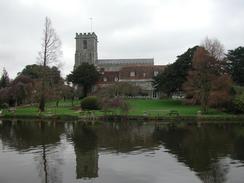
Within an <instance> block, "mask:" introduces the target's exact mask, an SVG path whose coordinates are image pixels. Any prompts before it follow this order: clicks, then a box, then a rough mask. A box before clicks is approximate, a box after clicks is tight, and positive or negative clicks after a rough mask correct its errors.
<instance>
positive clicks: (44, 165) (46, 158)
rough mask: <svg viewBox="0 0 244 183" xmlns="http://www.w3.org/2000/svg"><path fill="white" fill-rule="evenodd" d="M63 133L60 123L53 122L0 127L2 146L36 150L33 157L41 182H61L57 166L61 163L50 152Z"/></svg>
mask: <svg viewBox="0 0 244 183" xmlns="http://www.w3.org/2000/svg"><path fill="white" fill-rule="evenodd" d="M62 132H63V125H62V123H55V122H33V121H31V122H23V121H17V122H11V121H8V122H4V123H3V124H2V125H1V127H0V137H1V138H2V141H3V144H6V145H7V146H9V147H11V148H14V149H16V150H17V151H20V152H22V151H28V150H32V149H33V148H38V150H39V153H38V154H39V155H38V156H36V157H35V160H36V161H37V162H38V169H39V171H40V176H41V177H42V178H43V182H45V183H46V182H61V181H62V179H61V172H60V170H59V166H60V164H61V163H62V161H61V160H60V159H59V158H58V156H57V153H56V152H55V153H56V154H55V155H54V154H53V153H52V151H54V149H55V148H56V146H57V143H58V142H59V141H60V134H61V133H62Z"/></svg>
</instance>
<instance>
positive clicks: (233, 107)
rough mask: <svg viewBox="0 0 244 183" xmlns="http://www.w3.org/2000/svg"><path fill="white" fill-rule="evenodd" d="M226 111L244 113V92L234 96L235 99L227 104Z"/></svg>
mask: <svg viewBox="0 0 244 183" xmlns="http://www.w3.org/2000/svg"><path fill="white" fill-rule="evenodd" d="M225 109H226V112H230V113H234V114H243V113H244V93H243V94H239V95H236V96H234V97H233V99H232V100H231V101H230V102H228V103H227V104H226V106H225Z"/></svg>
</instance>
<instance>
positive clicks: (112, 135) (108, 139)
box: [97, 122, 159, 153]
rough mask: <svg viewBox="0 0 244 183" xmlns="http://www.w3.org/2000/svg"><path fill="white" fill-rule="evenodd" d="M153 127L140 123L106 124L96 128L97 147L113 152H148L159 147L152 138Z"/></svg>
mask: <svg viewBox="0 0 244 183" xmlns="http://www.w3.org/2000/svg"><path fill="white" fill-rule="evenodd" d="M153 131H154V126H153V125H143V124H142V123H141V124H139V123H135V122H134V123H133V122H131V123H129V122H122V123H107V124H105V125H103V126H100V127H98V128H97V134H98V137H99V138H98V140H99V146H100V147H102V148H106V149H109V150H112V151H115V152H121V153H128V152H131V151H135V150H141V151H142V150H149V149H152V148H154V147H157V146H158V145H159V143H158V142H155V140H154V139H153V138H152V133H153Z"/></svg>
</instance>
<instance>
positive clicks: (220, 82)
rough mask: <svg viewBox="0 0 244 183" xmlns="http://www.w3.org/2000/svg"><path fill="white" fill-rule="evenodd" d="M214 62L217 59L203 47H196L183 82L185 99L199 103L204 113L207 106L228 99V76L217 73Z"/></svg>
mask: <svg viewBox="0 0 244 183" xmlns="http://www.w3.org/2000/svg"><path fill="white" fill-rule="evenodd" d="M216 62H218V61H217V60H216V59H215V58H214V57H212V56H210V54H209V53H208V51H206V50H205V49H204V48H203V47H199V48H197V50H196V52H195V54H194V57H193V60H192V70H190V71H189V74H188V76H187V81H186V82H185V83H184V90H185V92H186V95H187V96H186V99H187V101H188V102H190V103H192V104H201V107H202V111H203V112H204V113H206V112H207V110H208V107H209V106H219V105H221V104H224V103H225V102H228V101H229V100H230V89H231V85H232V82H231V79H230V76H229V75H228V74H226V73H219V72H218V70H219V68H218V64H215V63H216Z"/></svg>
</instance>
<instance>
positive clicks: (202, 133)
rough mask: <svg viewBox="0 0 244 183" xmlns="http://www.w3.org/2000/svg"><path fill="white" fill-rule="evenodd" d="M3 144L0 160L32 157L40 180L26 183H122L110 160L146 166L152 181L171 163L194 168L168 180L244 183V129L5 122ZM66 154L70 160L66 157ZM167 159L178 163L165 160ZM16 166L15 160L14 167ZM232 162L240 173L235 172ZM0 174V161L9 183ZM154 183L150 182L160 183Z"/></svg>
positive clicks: (0, 139)
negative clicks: (8, 156)
mask: <svg viewBox="0 0 244 183" xmlns="http://www.w3.org/2000/svg"><path fill="white" fill-rule="evenodd" d="M0 144H2V147H1V145H0V157H1V154H2V155H6V154H7V155H8V154H10V153H12V152H19V153H20V154H27V155H28V156H30V155H32V156H33V161H34V164H35V167H36V170H31V168H30V170H29V171H34V172H37V173H38V176H39V178H38V177H35V178H33V180H31V181H29V179H28V180H27V179H26V180H25V182H38V181H36V180H39V182H45V183H47V182H67V181H69V182H75V180H76V179H79V180H81V181H85V180H89V179H93V180H94V181H95V182H96V181H97V182H107V183H110V182H118V181H116V180H117V179H118V178H119V177H121V175H120V174H119V173H120V172H116V171H115V168H116V167H114V166H112V165H113V162H114V160H111V161H110V160H109V159H114V158H115V159H118V160H120V161H121V162H123V159H124V160H125V161H124V162H126V160H127V159H130V160H132V162H133V161H134V162H136V163H137V164H136V165H138V166H139V164H143V163H144V162H145V163H144V164H143V165H144V166H148V167H151V169H152V170H150V171H149V170H148V172H150V173H151V175H152V176H151V177H160V175H161V172H160V171H159V170H158V167H162V169H165V170H168V169H167V163H169V162H170V163H171V164H172V166H173V170H174V171H175V172H177V171H178V172H179V170H181V169H182V166H184V167H186V168H189V170H187V169H184V171H183V173H181V174H174V175H173V176H172V174H167V176H168V177H167V180H173V179H174V178H175V177H177V176H178V177H179V178H178V180H182V179H181V178H180V176H182V177H183V176H184V177H187V176H189V177H192V178H194V179H195V178H197V179H198V180H199V182H206V183H208V182H211V183H223V182H238V181H240V182H241V180H242V179H243V178H244V177H243V175H242V174H238V173H235V175H237V176H235V177H233V176H231V175H232V172H233V171H236V172H238V171H237V170H244V168H243V165H244V127H243V126H240V125H226V124H222V125H213V124H212V125H201V126H194V125H192V126H191V125H177V126H175V125H159V124H153V123H135V122H133V123H129V122H123V123H103V124H95V125H85V124H82V123H78V122H73V123H71V122H69V123H65V122H41V121H39V122H33V121H28V122H27V121H26V122H25V121H3V122H2V123H0ZM70 147H73V150H70ZM6 149H7V150H6ZM66 151H67V152H68V154H66V155H64V152H66ZM67 155H68V156H67ZM121 155H122V156H123V155H126V156H123V157H122V156H121ZM168 155H171V156H173V158H171V159H169V158H167V159H166V157H168ZM72 157H74V162H72ZM24 158H25V157H24ZM70 158H71V159H70ZM138 158H139V159H140V160H139V161H138ZM17 162H18V157H17V155H16V156H15V157H14V159H13V161H11V163H17ZM166 162H167V163H166ZM233 162H235V163H237V164H238V167H237V166H233ZM121 166H122V165H120V167H121ZM30 167H31V166H30ZM109 167H110V168H109ZM112 167H113V168H112ZM156 167H157V168H156ZM1 168H2V169H4V167H3V165H2V162H1V159H0V182H4V181H1V180H5V179H7V176H6V175H4V174H1ZM13 168H14V166H13V167H12V169H11V170H12V171H14V170H13ZM26 168H27V169H28V167H26ZM117 168H118V167H117ZM124 168H126V165H125V167H124ZM127 168H128V169H130V167H127ZM136 168H137V169H140V168H141V167H136ZM120 169H121V168H120ZM16 171H17V170H16ZM18 171H21V170H18ZM109 171H110V172H111V171H113V172H114V173H113V174H111V173H109ZM191 171H192V172H195V175H196V177H194V176H195V175H194V174H191ZM64 174H65V176H64ZM73 174H74V175H75V177H74V176H73ZM105 175H106V176H105ZM108 175H109V179H108ZM123 176H124V177H126V178H127V179H128V181H127V182H148V180H147V179H146V177H145V176H143V175H140V176H139V175H138V176H139V177H135V175H134V174H133V172H130V173H128V172H127V173H126V172H124V173H123ZM1 178H3V179H1ZM4 178H5V179H4ZM143 178H144V179H143ZM154 179H155V180H154ZM154 179H151V180H150V182H160V180H159V179H158V180H157V179H156V178H154ZM64 180H66V181H64ZM132 180H133V181H132ZM122 182H123V181H122Z"/></svg>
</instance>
